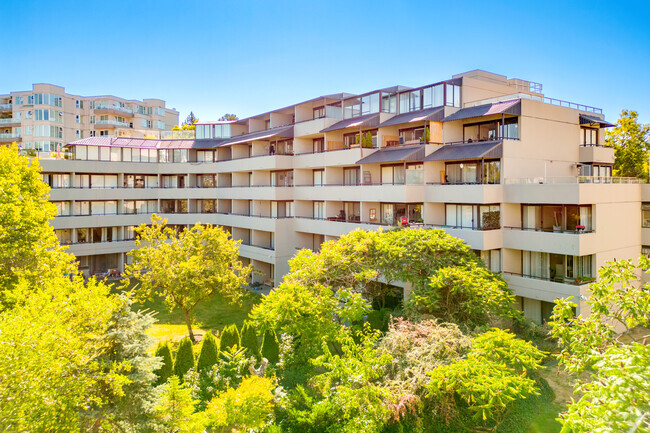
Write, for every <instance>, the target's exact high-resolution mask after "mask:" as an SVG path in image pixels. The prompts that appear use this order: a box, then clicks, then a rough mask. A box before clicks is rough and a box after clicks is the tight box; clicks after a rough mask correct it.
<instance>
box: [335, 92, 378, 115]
mask: <svg viewBox="0 0 650 433" xmlns="http://www.w3.org/2000/svg"><path fill="white" fill-rule="evenodd" d="M378 112H379V93H373V94H370V95H365V96H361V97H355V98H350V99H347V100H345V101H343V116H344V118H346V119H350V118H352V117H357V116H363V115H365V114H370V113H378Z"/></svg>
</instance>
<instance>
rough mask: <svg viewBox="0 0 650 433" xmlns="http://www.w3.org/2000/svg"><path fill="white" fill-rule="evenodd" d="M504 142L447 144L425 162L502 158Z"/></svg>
mask: <svg viewBox="0 0 650 433" xmlns="http://www.w3.org/2000/svg"><path fill="white" fill-rule="evenodd" d="M502 156H503V145H502V141H501V140H499V141H487V142H484V143H479V144H447V145H445V146H443V147H441V148H440V149H438V150H436V151H435V152H433V153H432V154H430V155H429V156H427V157H426V158H424V160H425V161H460V160H468V159H484V158H501V157H502Z"/></svg>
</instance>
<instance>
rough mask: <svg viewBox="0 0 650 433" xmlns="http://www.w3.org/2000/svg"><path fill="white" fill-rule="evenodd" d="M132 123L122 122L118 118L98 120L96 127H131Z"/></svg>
mask: <svg viewBox="0 0 650 433" xmlns="http://www.w3.org/2000/svg"><path fill="white" fill-rule="evenodd" d="M130 127H131V124H130V123H127V122H120V121H118V120H97V121H96V122H95V128H100V129H105V128H130Z"/></svg>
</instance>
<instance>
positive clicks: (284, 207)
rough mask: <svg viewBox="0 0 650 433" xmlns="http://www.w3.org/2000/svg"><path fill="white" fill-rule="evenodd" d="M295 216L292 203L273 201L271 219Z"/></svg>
mask: <svg viewBox="0 0 650 433" xmlns="http://www.w3.org/2000/svg"><path fill="white" fill-rule="evenodd" d="M292 216H293V202H292V201H272V202H271V218H290V217H292Z"/></svg>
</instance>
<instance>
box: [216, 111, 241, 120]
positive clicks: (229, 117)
mask: <svg viewBox="0 0 650 433" xmlns="http://www.w3.org/2000/svg"><path fill="white" fill-rule="evenodd" d="M224 120H239V117H237V115H236V114H230V113H226V114H224V115H223V116H221V117H220V118H219V121H220V122H221V121H224Z"/></svg>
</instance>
